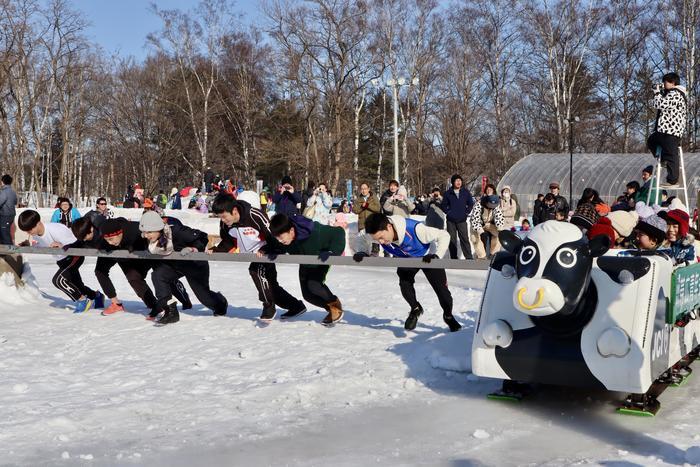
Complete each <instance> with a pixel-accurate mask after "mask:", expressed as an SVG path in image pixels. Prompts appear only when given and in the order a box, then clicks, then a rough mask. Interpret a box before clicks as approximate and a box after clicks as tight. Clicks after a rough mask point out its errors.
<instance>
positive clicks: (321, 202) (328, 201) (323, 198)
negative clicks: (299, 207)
mask: <svg viewBox="0 0 700 467" xmlns="http://www.w3.org/2000/svg"><path fill="white" fill-rule="evenodd" d="M305 206H306V207H307V208H313V216H312V217H311V220H313V221H316V222H318V223H319V224H323V225H328V224H329V223H330V219H331V208H332V207H333V198H331V195H329V194H328V186H326V184H325V183H319V184H318V187H317V188H316V189H315V190H314V191H313V192H312V193H311V196H310V197H309V199H307V200H306V205H305Z"/></svg>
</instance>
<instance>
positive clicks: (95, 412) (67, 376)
mask: <svg viewBox="0 0 700 467" xmlns="http://www.w3.org/2000/svg"><path fill="white" fill-rule="evenodd" d="M26 259H28V261H29V263H30V264H31V270H32V273H33V276H34V277H35V279H36V280H35V281H31V280H30V281H29V282H30V284H29V286H28V288H27V289H26V290H25V291H24V292H22V294H21V295H19V294H18V293H17V291H16V290H14V288H13V286H12V284H11V283H10V282H8V281H5V280H3V278H0V375H2V378H1V379H0V465H76V464H77V465H148V466H173V465H175V466H188V465H195V464H199V465H207V466H210V465H246V466H247V465H339V466H344V465H363V466H364V465H452V466H471V465H488V466H491V465H493V466H496V465H498V466H501V465H606V466H620V467H622V466H625V467H627V466H636V465H645V466H646V465H684V464H694V463H700V452H698V451H700V448H697V447H695V446H696V445H700V430H699V428H700V417H699V416H700V408H698V407H696V406H695V405H694V404H693V402H694V400H693V399H692V398H693V395H694V394H695V393H697V391H698V385H699V384H700V383H698V382H697V380H693V379H691V380H690V382H689V383H688V384H687V385H686V386H684V387H682V388H677V389H669V390H668V391H667V392H666V393H665V394H664V395H663V396H662V404H663V406H662V411H661V412H660V414H659V416H658V417H657V418H655V419H646V418H635V417H623V416H619V415H615V414H614V411H613V402H614V401H615V400H616V399H617V398H619V397H620V396H621V395H620V394H615V393H606V392H590V391H580V390H571V389H563V388H543V389H542V390H541V391H539V392H538V393H537V394H536V395H535V396H534V397H533V398H532V399H530V400H527V401H524V402H523V403H520V404H512V403H505V402H500V403H499V402H493V401H488V400H486V398H485V396H486V394H488V393H489V392H491V391H493V390H495V389H496V388H498V387H499V385H500V382H498V381H494V380H486V379H480V378H477V377H475V376H474V375H472V374H471V373H470V371H469V370H470V348H471V341H472V332H473V328H472V326H473V324H474V319H475V317H476V313H477V310H478V307H479V300H480V297H481V293H482V290H481V289H482V287H483V282H484V278H485V273H484V272H466V271H461V272H451V273H449V278H450V287H451V290H452V293H453V296H454V298H455V304H456V306H455V312H456V313H455V314H456V316H457V318H458V320H459V321H460V322H461V323H462V324H463V326H464V329H463V330H462V331H460V332H457V333H453V334H450V333H449V332H447V329H446V326H445V325H444V324H443V323H442V319H441V314H440V312H439V307H438V303H437V299H436V298H435V296H434V294H433V293H432V291H431V289H430V287H429V285H428V284H427V282H426V281H425V280H424V278H423V277H422V276H420V275H419V276H418V278H417V280H418V283H417V291H418V295H419V298H420V299H421V301H422V303H423V305H424V307H425V309H426V313H425V314H424V315H423V317H422V319H421V321H420V323H419V326H418V328H417V329H416V331H415V332H408V333H407V332H405V331H404V329H403V318H404V317H405V315H406V313H407V311H408V310H407V306H406V304H405V303H404V302H403V300H402V298H401V296H400V294H399V289H398V281H397V278H396V275H395V272H394V271H393V270H391V269H378V268H377V269H370V268H365V267H356V268H342V267H334V268H333V269H332V270H331V272H330V274H329V280H328V283H329V285H330V287H331V289H332V290H333V291H334V292H335V293H336V294H337V295H338V296H339V298H340V299H341V301H342V302H343V304H344V307H345V309H346V315H345V318H344V322H342V323H341V324H339V325H337V326H336V327H335V328H332V329H327V328H324V327H323V326H321V325H320V324H318V321H319V320H320V319H321V318H322V317H323V316H324V313H322V312H321V311H320V310H317V309H313V308H311V309H310V311H309V313H307V314H305V315H303V316H302V317H301V318H300V319H298V320H296V321H294V322H279V321H275V322H274V323H272V324H271V325H270V326H268V327H260V326H259V324H258V322H257V320H256V318H257V316H258V315H259V312H260V307H259V302H258V300H257V296H256V293H255V288H254V287H253V285H252V282H251V281H250V278H249V276H248V274H247V268H246V266H245V265H240V264H223V263H219V264H217V263H212V284H213V287H212V288H213V289H216V290H221V291H222V292H223V293H224V294H225V295H226V296H227V298H228V300H229V303H230V305H229V310H228V316H226V317H220V318H214V317H212V316H211V315H210V312H209V311H208V310H206V309H204V308H203V307H201V305H195V307H194V310H190V311H188V312H185V313H182V315H181V316H182V318H181V321H180V323H177V324H175V325H169V326H166V327H163V328H156V327H154V326H153V325H152V324H151V323H150V322H147V321H145V320H144V315H145V313H146V310H145V309H144V308H143V307H142V305H141V303H140V302H139V301H138V299H137V298H136V297H135V295H134V294H133V293H132V292H131V291H130V289H129V287H128V285H127V283H126V281H125V279H124V277H123V276H122V274H121V272H119V271H116V270H115V271H114V273H113V275H114V278H115V283H116V284H117V289H118V290H119V291H120V292H123V293H122V294H121V296H122V298H123V300H125V304H126V307H127V308H128V310H129V311H128V312H127V313H123V314H119V315H116V316H111V317H103V316H100V315H99V312H98V311H94V310H92V311H89V312H88V313H85V314H82V315H74V314H73V313H72V304H70V303H69V302H68V301H67V300H66V299H65V297H63V296H62V295H61V294H60V292H58V291H57V290H56V289H54V288H52V286H51V276H52V275H53V274H54V272H55V264H54V263H53V262H52V261H51V259H50V258H49V257H46V256H41V257H39V256H32V257H26ZM93 264H94V259H88V261H87V262H86V265H85V266H84V267H83V271H84V278H85V279H86V282H87V283H88V284H89V285H92V286H96V285H97V284H96V281H95V279H94V277H93V276H92V274H91V269H92V266H93ZM279 271H280V282H281V283H282V284H284V285H285V286H286V287H287V288H288V290H290V291H291V292H292V293H294V294H296V295H297V296H300V291H299V286H298V282H297V277H296V267H293V266H281V267H280V268H279ZM32 284H38V285H39V289H40V290H36V289H34V288H33V285H32ZM193 298H194V297H193Z"/></svg>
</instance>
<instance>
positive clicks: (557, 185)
mask: <svg viewBox="0 0 700 467" xmlns="http://www.w3.org/2000/svg"><path fill="white" fill-rule="evenodd" d="M554 188H559V183H558V182H551V183H550V184H549V189H550V190H552V189H554Z"/></svg>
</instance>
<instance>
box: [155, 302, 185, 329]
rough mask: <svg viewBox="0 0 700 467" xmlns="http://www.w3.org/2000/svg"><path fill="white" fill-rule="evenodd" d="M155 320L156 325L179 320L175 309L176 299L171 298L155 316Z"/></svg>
mask: <svg viewBox="0 0 700 467" xmlns="http://www.w3.org/2000/svg"><path fill="white" fill-rule="evenodd" d="M155 321H156V325H157V326H165V325H166V324H171V323H177V322H178V321H180V313H179V312H178V311H177V301H176V300H171V301H170V302H168V306H167V307H166V308H165V310H163V311H161V312H160V313H159V314H158V316H156V319H155Z"/></svg>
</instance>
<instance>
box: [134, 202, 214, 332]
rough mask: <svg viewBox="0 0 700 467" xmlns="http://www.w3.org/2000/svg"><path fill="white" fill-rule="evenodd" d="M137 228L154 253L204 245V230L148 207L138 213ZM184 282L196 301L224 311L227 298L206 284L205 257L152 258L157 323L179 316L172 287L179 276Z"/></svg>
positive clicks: (173, 320) (194, 249)
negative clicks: (174, 221) (168, 219)
mask: <svg viewBox="0 0 700 467" xmlns="http://www.w3.org/2000/svg"><path fill="white" fill-rule="evenodd" d="M139 230H141V232H143V236H144V238H146V240H148V242H149V244H148V251H149V252H151V253H153V254H156V255H163V256H167V255H171V254H173V253H174V252H180V254H181V255H187V253H189V252H197V251H200V252H203V251H204V250H205V249H206V247H207V242H208V238H207V234H206V233H204V232H202V231H200V230H195V229H191V228H189V227H186V226H184V225H182V226H179V225H173V226H170V225H167V224H165V223H163V219H161V217H160V216H159V215H158V214H157V213H155V212H154V211H147V212H145V213H144V214H143V216H141V221H140V222H139ZM183 276H184V277H185V278H186V279H187V283H188V284H189V285H190V288H191V289H192V291H193V292H194V294H195V296H196V297H197V298H198V299H199V301H200V302H201V303H202V304H203V305H204V306H206V307H207V308H209V309H210V310H212V311H213V312H214V316H222V315H225V314H226V309H227V308H228V302H227V301H226V298H224V296H223V295H221V294H220V293H219V292H213V291H212V290H211V289H210V288H209V263H208V262H206V261H168V260H158V261H154V267H153V273H152V274H151V280H152V281H153V286H154V287H155V289H156V299H157V307H158V309H159V310H161V312H160V313H159V314H158V316H157V317H156V318H155V320H156V322H157V324H160V325H164V324H170V323H176V322H178V321H179V320H180V314H179V312H178V310H177V303H176V301H175V300H173V299H172V287H173V284H174V283H175V281H177V280H178V279H180V278H181V277H183Z"/></svg>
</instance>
